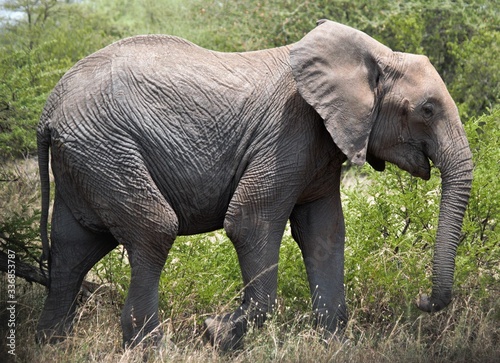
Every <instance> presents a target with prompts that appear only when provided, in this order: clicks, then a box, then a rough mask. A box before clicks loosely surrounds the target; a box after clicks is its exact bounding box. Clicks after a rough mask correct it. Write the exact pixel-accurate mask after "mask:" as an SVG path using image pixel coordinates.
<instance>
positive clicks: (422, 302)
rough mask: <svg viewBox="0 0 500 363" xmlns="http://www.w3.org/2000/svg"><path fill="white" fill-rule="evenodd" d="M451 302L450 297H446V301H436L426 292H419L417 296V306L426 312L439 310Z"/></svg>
mask: <svg viewBox="0 0 500 363" xmlns="http://www.w3.org/2000/svg"><path fill="white" fill-rule="evenodd" d="M450 302H451V298H450V299H448V300H447V301H443V300H439V301H437V300H436V299H433V298H432V297H429V296H428V295H427V294H420V295H419V296H418V298H417V301H416V303H417V307H418V308H419V309H420V310H422V311H425V312H426V313H434V312H437V311H439V310H442V309H444V308H445V307H446V306H448V305H449V304H450Z"/></svg>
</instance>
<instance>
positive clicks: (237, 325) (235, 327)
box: [204, 315, 247, 352]
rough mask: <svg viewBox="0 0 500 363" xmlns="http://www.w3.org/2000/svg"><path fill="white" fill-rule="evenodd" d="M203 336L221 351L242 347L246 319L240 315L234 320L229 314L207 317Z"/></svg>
mask: <svg viewBox="0 0 500 363" xmlns="http://www.w3.org/2000/svg"><path fill="white" fill-rule="evenodd" d="M204 328H205V333H204V338H205V339H206V340H208V341H209V342H210V344H212V346H214V347H215V348H217V349H219V350H220V351H223V352H228V351H232V350H239V349H242V348H243V335H245V333H246V331H247V320H246V318H245V317H244V316H240V317H239V318H237V319H236V320H232V319H231V315H226V316H224V317H215V318H208V319H207V320H205V324H204Z"/></svg>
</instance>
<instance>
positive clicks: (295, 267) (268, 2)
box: [0, 0, 500, 344]
mask: <svg viewBox="0 0 500 363" xmlns="http://www.w3.org/2000/svg"><path fill="white" fill-rule="evenodd" d="M3 7H4V8H5V9H7V10H11V11H12V10H15V11H16V13H14V14H15V15H16V16H15V17H12V14H13V13H3V14H4V17H5V18H4V19H3V21H2V22H1V24H0V79H1V82H0V163H1V164H0V252H1V251H5V250H6V249H7V248H10V249H14V250H16V251H17V253H18V256H19V257H20V258H21V259H23V260H25V261H28V262H31V263H33V264H36V263H37V261H36V259H37V256H38V254H39V252H40V244H39V240H38V237H37V228H38V226H37V223H36V220H37V219H38V216H39V210H38V204H39V202H38V201H39V195H38V184H37V179H36V178H37V176H36V170H34V169H33V167H30V166H29V165H31V164H30V161H31V160H32V159H31V157H32V156H33V155H35V154H36V141H35V130H36V125H37V122H38V117H39V115H40V114H41V110H42V108H43V105H44V103H45V100H46V98H47V96H48V94H49V93H50V91H51V89H52V88H53V87H54V85H55V84H56V82H57V81H58V79H59V78H60V77H61V76H62V75H63V74H64V73H65V72H66V71H67V70H68V69H69V68H70V67H71V66H72V65H73V64H74V63H75V62H76V61H78V60H79V59H81V58H83V57H85V56H86V55H88V54H90V53H92V52H94V51H96V50H98V49H100V48H102V47H103V46H105V45H107V44H110V43H111V42H113V41H115V40H118V39H120V38H123V37H126V36H131V35H135V34H143V33H168V34H174V35H178V36H182V37H185V38H187V39H189V40H191V41H193V42H195V43H197V44H199V45H201V46H203V47H206V48H210V49H215V50H219V51H248V50H254V49H262V48H268V47H275V46H280V45H284V44H289V43H292V42H295V41H297V40H299V39H300V38H301V37H302V36H303V35H304V34H306V33H307V32H308V31H309V30H311V29H312V28H313V27H314V26H315V23H316V20H318V19H322V18H328V19H331V20H335V21H339V22H343V23H346V24H348V25H351V26H353V27H356V28H358V29H360V30H363V31H365V32H367V33H368V34H370V35H371V36H373V37H375V38H376V39H378V40H379V41H381V42H383V43H384V44H386V45H388V46H389V47H391V48H393V49H394V50H397V51H403V52H414V53H422V54H426V55H427V56H428V57H429V58H430V60H431V62H432V63H433V64H434V65H435V67H436V68H437V70H438V71H439V73H440V74H441V76H442V77H443V79H444V80H445V82H446V84H447V85H448V88H449V90H450V92H451V94H452V96H453V98H454V99H455V101H456V102H457V106H458V108H459V111H460V114H461V116H462V121H463V123H464V125H465V128H466V131H467V135H468V138H469V141H470V144H471V148H472V151H473V157H474V165H475V171H474V183H473V189H472V197H471V200H470V205H469V208H468V210H467V214H466V218H465V221H464V228H463V235H462V243H461V245H460V248H459V253H458V256H457V269H456V279H455V280H456V284H455V296H456V299H457V300H458V301H462V302H463V301H465V300H464V299H472V300H474V301H476V305H475V306H476V308H477V309H479V310H481V311H483V312H484V315H485V316H488V317H490V318H491V319H493V324H494V325H496V326H497V327H498V326H500V311H499V310H500V309H499V305H498V304H499V303H498V301H499V300H500V299H499V297H500V291H499V290H500V287H499V286H500V247H499V245H500V233H499V231H498V218H499V215H500V195H499V194H500V192H499V190H500V188H499V183H498V175H500V148H499V145H500V121H499V120H500V108H499V107H498V100H499V98H500V88H499V84H500V62H499V61H498V60H499V59H500V49H499V47H500V45H499V44H500V14H499V11H500V7H499V6H498V4H497V1H495V0H476V1H464V0H456V1H451V0H417V1H410V2H408V1H401V0H396V1H390V0H375V1H374V0H370V1H368V0H353V1H344V0H334V1H326V0H319V1H294V0H287V1H283V0H280V1H277V0H262V1H254V0H251V1H228V0H219V1H201V0H189V1H180V0H156V1H153V0H141V1H133V0H118V1H111V0H86V1H70V0H66V1H58V0H7V1H4V2H3ZM5 14H7V15H10V16H11V17H10V18H9V17H7V15H5ZM26 160H27V162H26ZM346 170H347V171H346V173H344V179H345V183H344V185H345V186H344V189H343V194H344V202H343V204H344V212H345V218H346V227H347V244H346V282H345V283H346V288H347V298H348V304H349V306H350V308H351V309H352V310H353V311H354V312H355V314H354V316H353V318H352V319H353V320H354V321H355V323H354V324H353V325H354V326H355V327H356V326H358V325H356V323H358V324H361V326H365V325H366V324H372V323H373V324H378V325H377V326H378V327H381V329H382V330H383V331H385V330H388V331H389V332H391V329H394V327H395V325H396V326H397V324H398V322H400V321H401V319H403V321H406V322H413V321H415V319H418V317H419V314H420V313H419V312H418V311H417V309H416V308H415V306H414V299H415V297H416V296H417V295H418V293H420V292H421V291H423V292H426V291H427V290H428V289H429V287H430V272H431V259H432V247H433V241H434V236H435V230H436V227H437V221H436V218H437V212H438V206H439V197H440V180H439V173H438V172H437V171H436V170H433V177H432V178H431V180H430V181H428V182H424V181H422V180H418V179H415V178H413V177H411V176H410V175H408V174H407V173H405V172H403V171H401V170H399V169H397V168H396V167H389V168H388V170H387V171H386V172H384V173H377V172H375V171H373V170H372V169H370V167H369V166H365V167H363V168H360V169H352V168H346ZM52 190H53V188H52ZM92 276H93V278H95V279H96V280H97V281H98V282H100V283H103V284H111V285H112V286H113V288H114V290H115V291H117V292H119V294H118V296H117V297H116V296H115V297H114V299H116V303H117V304H118V305H120V304H121V303H122V302H123V298H124V296H125V293H126V290H127V286H128V281H129V271H128V264H127V260H126V255H125V254H124V253H123V251H121V250H120V249H117V250H115V251H113V252H112V253H111V254H110V255H108V256H107V257H106V258H105V259H103V260H102V261H101V262H100V263H99V264H98V265H97V266H96V267H95V268H94V270H93V272H92ZM1 286H3V285H0V287H1ZM241 288H242V286H241V278H240V272H239V268H238V265H237V259H236V255H235V253H234V250H233V247H232V245H231V243H230V241H228V240H227V238H226V237H225V236H224V234H223V232H221V231H217V232H213V233H209V234H205V235H199V236H191V237H182V238H179V239H178V240H177V241H176V243H175V245H174V248H173V249H172V251H171V254H170V256H169V260H168V262H167V265H166V266H165V274H163V276H162V280H161V287H160V294H161V296H160V299H161V312H162V316H163V317H171V318H172V319H173V320H176V321H177V322H178V321H184V320H183V319H184V318H185V317H186V316H191V315H194V316H198V317H199V320H200V321H201V320H202V319H201V318H202V317H203V316H205V315H206V314H210V313H213V312H214V311H215V310H218V309H220V310H223V309H227V308H230V307H232V306H234V305H236V304H237V302H238V298H239V295H240V292H241ZM278 294H279V301H278V310H279V311H280V312H282V313H283V314H284V316H286V318H285V319H293V318H292V316H295V315H296V314H297V311H300V312H303V313H305V312H307V311H308V309H309V307H310V302H309V297H308V296H309V291H308V287H307V283H306V276H305V270H304V267H303V264H302V261H301V256H300V252H299V250H298V248H297V246H296V245H295V243H294V242H293V240H292V238H291V236H290V234H289V232H287V233H285V237H284V240H283V244H282V247H281V255H280V266H279V292H278ZM39 299H42V298H39ZM490 312H493V313H491V314H490ZM287 314H288V315H287ZM186 321H187V320H186ZM200 321H198V323H199V322H200ZM186 324H188V323H186ZM189 324H191V322H189ZM363 324H364V325H363ZM411 324H413V323H410V325H411ZM181 325H182V324H181ZM181 330H182V329H181ZM353 334H354V333H353ZM492 339H493V341H494V342H497V343H499V342H500V332H499V331H498V330H496V331H494V332H492ZM464 344H465V343H464Z"/></svg>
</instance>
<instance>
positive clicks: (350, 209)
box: [344, 108, 500, 313]
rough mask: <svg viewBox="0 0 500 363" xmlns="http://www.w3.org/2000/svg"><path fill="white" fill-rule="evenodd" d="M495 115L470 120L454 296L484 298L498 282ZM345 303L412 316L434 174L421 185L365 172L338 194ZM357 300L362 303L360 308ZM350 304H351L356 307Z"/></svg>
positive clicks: (399, 174) (393, 170) (424, 268)
mask: <svg viewBox="0 0 500 363" xmlns="http://www.w3.org/2000/svg"><path fill="white" fill-rule="evenodd" d="M499 120H500V109H498V108H497V109H496V110H495V111H493V112H491V113H490V114H489V115H485V116H482V117H478V118H475V119H472V120H470V121H469V122H468V123H467V124H466V132H467V136H468V139H469V142H470V146H471V149H472V152H473V161H474V180H473V184H472V192H471V198H470V201H469V206H468V209H467V212H466V216H465V219H464V227H463V234H462V238H461V240H462V241H461V244H460V246H459V249H458V255H457V258H456V277H455V286H456V288H455V290H456V293H457V294H463V295H464V296H469V295H470V296H474V298H477V299H481V298H484V297H488V296H489V293H490V291H492V290H495V286H497V285H498V283H499V282H500V248H498V246H499V245H500V234H499V233H498V228H497V225H498V216H499V215H500V189H499V187H498V185H499V184H498V175H500V162H499V161H500V149H499V148H498V145H500V123H499ZM344 193H345V199H344V206H345V208H344V210H345V215H346V228H347V241H346V285H347V288H348V298H349V299H350V300H355V303H356V305H357V304H361V305H364V306H365V307H366V309H367V311H373V312H376V311H379V310H380V309H382V310H386V311H390V312H394V311H395V310H396V309H397V310H399V311H400V310H401V307H406V310H407V311H408V312H410V313H411V312H412V311H414V312H415V310H414V303H413V302H414V300H415V298H416V296H417V294H418V293H419V292H420V289H423V292H427V291H426V290H427V289H429V288H430V283H431V279H430V275H431V267H432V265H431V261H432V252H433V246H434V239H435V233H436V228H437V216H438V213H439V201H440V179H439V172H438V171H437V170H436V169H435V168H433V170H432V178H431V179H430V180H429V181H423V180H420V179H416V178H414V177H412V176H411V175H409V174H408V173H406V172H404V171H402V170H400V169H398V168H397V167H395V166H392V165H388V168H387V170H386V171H385V172H383V173H377V172H375V171H374V170H372V169H371V168H370V167H369V166H365V167H363V169H362V177H361V178H360V181H359V182H358V185H356V186H355V187H354V188H349V189H345V190H344ZM360 299H363V301H360ZM356 300H357V301H356Z"/></svg>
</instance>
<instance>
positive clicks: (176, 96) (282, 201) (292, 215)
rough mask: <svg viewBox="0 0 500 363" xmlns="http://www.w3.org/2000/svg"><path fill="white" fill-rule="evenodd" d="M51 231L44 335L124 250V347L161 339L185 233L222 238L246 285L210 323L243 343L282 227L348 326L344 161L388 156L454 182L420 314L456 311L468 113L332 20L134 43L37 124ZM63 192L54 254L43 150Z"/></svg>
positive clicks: (92, 63) (268, 301)
mask: <svg viewBox="0 0 500 363" xmlns="http://www.w3.org/2000/svg"><path fill="white" fill-rule="evenodd" d="M38 147H39V162H40V173H41V180H42V188H43V190H42V191H43V202H42V204H43V216H42V223H41V226H42V236H43V241H44V253H45V256H49V263H50V281H51V283H50V291H49V295H48V298H47V300H46V303H45V308H44V310H43V312H42V315H41V318H40V321H39V324H38V332H37V337H38V339H39V340H40V341H46V340H49V341H54V340H58V339H60V338H62V337H63V336H64V335H65V334H67V333H68V332H69V331H70V329H71V321H72V318H73V315H74V312H75V304H74V301H75V297H76V295H77V292H78V290H79V287H80V284H81V282H82V279H83V277H84V275H85V274H86V272H87V271H88V270H89V269H90V268H91V267H92V266H93V265H94V264H95V263H96V262H97V261H99V260H100V259H101V258H102V257H103V256H104V255H106V254H107V253H108V252H109V251H110V250H112V249H113V248H114V247H116V246H117V244H122V245H123V246H124V247H125V249H126V250H127V252H128V256H129V260H130V265H131V269H132V277H131V282H130V290H129V292H128V297H127V300H126V303H125V306H124V308H123V313H122V318H121V323H122V328H123V340H124V344H125V345H126V346H133V345H135V344H137V343H138V342H139V341H141V340H142V338H144V337H145V336H146V335H147V334H148V333H152V335H151V336H152V338H150V339H152V340H153V341H156V340H157V339H159V337H161V332H160V331H159V329H157V328H158V325H159V320H158V280H159V277H160V273H161V271H162V268H163V266H164V264H165V261H166V259H167V255H168V252H169V250H170V248H171V246H172V244H173V242H174V239H175V238H176V236H178V235H190V234H195V233H202V232H207V231H212V230H215V229H218V228H222V227H224V229H225V230H226V232H227V235H228V236H229V238H230V239H231V241H232V242H233V244H234V247H235V248H236V251H237V254H238V259H239V263H240V266H241V272H242V276H243V282H244V286H245V289H244V296H243V300H242V303H241V307H240V308H239V309H237V310H236V311H235V312H234V313H232V314H228V315H226V316H224V317H217V318H214V319H208V320H207V321H206V327H207V332H206V335H207V337H208V338H209V339H210V340H211V341H212V343H214V344H216V345H217V346H219V347H220V348H221V349H232V348H236V347H238V346H239V345H240V340H241V339H240V338H241V337H242V336H243V334H244V333H245V331H246V329H247V325H248V324H249V323H256V324H257V325H261V324H262V323H263V321H264V319H265V314H264V313H266V312H270V311H271V310H272V304H273V303H274V301H275V299H276V286H277V263H278V253H279V247H280V242H281V238H282V235H283V231H284V228H285V225H286V223H287V221H288V220H290V222H291V228H292V233H293V237H294V239H295V240H296V241H297V243H298V245H299V247H300V249H301V251H302V255H303V258H304V263H305V265H306V269H307V275H308V279H309V285H310V289H311V296H312V303H313V309H314V311H315V312H316V314H317V323H318V324H319V325H320V326H322V327H324V328H326V330H327V331H329V332H332V333H334V332H336V331H341V330H342V328H343V327H344V325H345V323H346V320H347V309H346V304H345V298H344V287H343V282H344V271H343V270H344V219H343V215H342V208H341V202H340V194H339V184H340V170H341V165H342V163H343V162H344V161H345V160H346V159H349V160H351V162H353V163H354V164H358V165H361V164H363V163H364V162H365V161H368V162H369V163H370V164H371V165H372V166H373V167H374V168H375V169H377V170H380V171H381V170H383V169H384V166H385V161H388V162H391V163H394V164H396V165H398V166H399V167H400V168H402V169H404V170H406V171H408V172H409V173H411V174H412V175H415V176H418V177H421V178H423V179H428V178H429V177H430V166H429V159H430V160H431V161H432V162H433V163H434V164H435V165H436V166H437V167H438V168H439V169H440V171H441V175H442V202H441V209H440V216H439V227H438V232H437V238H436V247H435V256H434V269H433V289H432V294H431V296H430V297H427V296H422V297H421V298H420V300H419V302H418V304H419V307H420V308H421V309H422V310H425V311H429V312H431V311H437V310H440V309H442V308H443V307H445V306H446V305H448V303H449V302H450V300H451V289H452V282H453V274H454V258H455V254H456V248H457V243H458V240H459V235H460V230H461V224H462V219H463V215H464V211H465V208H466V205H467V201H468V197H469V192H470V186H471V178H472V162H471V152H470V150H469V147H468V143H467V140H466V138H465V134H464V130H463V127H462V125H461V122H460V119H459V115H458V112H457V108H456V106H455V104H454V102H453V100H452V99H451V97H450V95H449V93H448V91H447V90H446V87H445V85H444V83H443V82H442V80H441V79H440V77H439V75H438V73H437V72H436V70H435V69H434V68H433V67H432V65H431V64H430V63H429V61H428V59H427V58H426V57H423V56H418V55H411V54H403V53H396V52H393V51H391V50H390V49H389V48H387V47H385V46H383V45H382V44H380V43H378V42H377V41H375V40H374V39H372V38H370V37H369V36H367V35H366V34H364V33H361V32H359V31H357V30H354V29H352V28H349V27H346V26H343V25H340V24H337V23H333V22H329V21H321V22H320V23H319V25H318V27H316V28H315V29H314V30H312V31H311V32H310V33H309V34H307V35H306V36H305V37H304V38H303V39H302V40H300V41H299V42H298V43H295V44H292V45H290V46H285V47H281V48H276V49H269V50H264V51H257V52H248V53H218V52H213V51H209V50H205V49H202V48H200V47H198V46H196V45H193V44H191V43H189V42H187V41H185V40H182V39H179V38H175V37H169V36H138V37H134V38H130V39H125V40H123V41H120V42H117V43H115V44H112V45H110V46H108V47H106V48H104V49H103V50H101V51H99V52H97V53H95V54H93V55H91V56H89V57H87V58H85V59H83V60H82V61H80V62H78V63H77V64H76V65H75V66H74V67H73V68H72V69H71V70H70V71H69V72H68V73H67V74H66V75H65V76H64V77H63V78H62V79H61V81H60V82H59V84H58V85H57V86H56V88H55V89H54V91H53V93H52V94H51V96H50V97H49V99H48V101H47V105H46V106H45V109H44V111H43V114H42V117H41V120H40V125H39V129H38ZM49 148H50V149H51V155H52V169H53V173H54V177H55V183H56V195H55V202H54V210H53V219H52V232H51V247H50V251H49V245H48V239H47V235H46V231H47V227H46V225H47V223H46V222H47V215H48V204H49V183H48V159H49V157H48V151H49Z"/></svg>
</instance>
